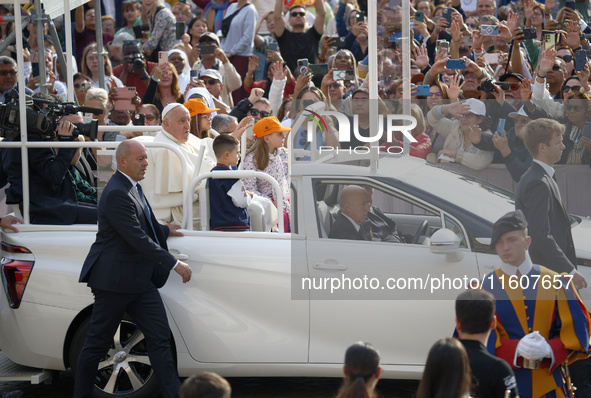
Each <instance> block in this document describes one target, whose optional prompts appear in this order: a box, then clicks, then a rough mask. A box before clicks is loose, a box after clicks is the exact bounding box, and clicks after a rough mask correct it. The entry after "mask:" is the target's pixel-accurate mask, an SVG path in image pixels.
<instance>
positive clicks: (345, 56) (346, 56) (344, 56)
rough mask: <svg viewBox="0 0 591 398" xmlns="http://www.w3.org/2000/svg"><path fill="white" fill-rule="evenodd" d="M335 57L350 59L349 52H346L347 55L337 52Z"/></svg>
mask: <svg viewBox="0 0 591 398" xmlns="http://www.w3.org/2000/svg"><path fill="white" fill-rule="evenodd" d="M335 58H336V59H351V56H350V55H349V54H347V55H340V54H339V55H337V56H336V57H335Z"/></svg>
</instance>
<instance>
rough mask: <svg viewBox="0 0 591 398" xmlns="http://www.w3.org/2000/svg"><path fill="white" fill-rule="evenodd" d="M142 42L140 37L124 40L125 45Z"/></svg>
mask: <svg viewBox="0 0 591 398" xmlns="http://www.w3.org/2000/svg"><path fill="white" fill-rule="evenodd" d="M140 43H141V41H140V39H134V40H123V45H124V46H129V45H132V44H134V45H135V44H140Z"/></svg>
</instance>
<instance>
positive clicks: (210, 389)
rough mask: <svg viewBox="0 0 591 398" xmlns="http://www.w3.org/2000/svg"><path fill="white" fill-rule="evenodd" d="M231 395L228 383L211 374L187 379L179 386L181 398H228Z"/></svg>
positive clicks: (207, 373) (206, 373)
mask: <svg viewBox="0 0 591 398" xmlns="http://www.w3.org/2000/svg"><path fill="white" fill-rule="evenodd" d="M231 395H232V388H231V387H230V383H228V381H227V380H226V379H224V378H223V377H221V376H220V375H218V374H217V373H213V372H204V373H201V374H200V375H195V376H192V377H189V378H188V379H187V380H185V381H184V382H183V385H182V386H181V398H205V397H207V398H230V396H231Z"/></svg>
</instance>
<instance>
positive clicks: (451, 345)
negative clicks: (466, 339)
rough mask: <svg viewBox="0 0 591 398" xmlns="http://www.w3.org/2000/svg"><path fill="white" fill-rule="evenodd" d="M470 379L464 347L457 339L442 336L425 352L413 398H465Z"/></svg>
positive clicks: (468, 363)
mask: <svg viewBox="0 0 591 398" xmlns="http://www.w3.org/2000/svg"><path fill="white" fill-rule="evenodd" d="M471 380H472V372H471V371H470V362H469V361H468V354H467V353H466V349H465V348H464V346H463V345H462V343H460V342H459V340H457V339H454V338H452V337H446V338H444V339H440V340H437V341H436V342H435V344H433V346H432V347H431V350H430V351H429V356H428V357H427V364H426V365H425V370H424V371H423V378H422V379H421V382H420V383H419V388H418V390H417V395H416V398H468V397H469V396H470V388H471Z"/></svg>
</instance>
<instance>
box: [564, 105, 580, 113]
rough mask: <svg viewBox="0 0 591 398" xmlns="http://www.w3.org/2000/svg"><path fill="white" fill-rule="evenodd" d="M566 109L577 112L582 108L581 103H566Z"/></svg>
mask: <svg viewBox="0 0 591 398" xmlns="http://www.w3.org/2000/svg"><path fill="white" fill-rule="evenodd" d="M566 110H567V111H569V112H570V111H574V112H579V111H581V110H583V106H582V105H567V106H566Z"/></svg>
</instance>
